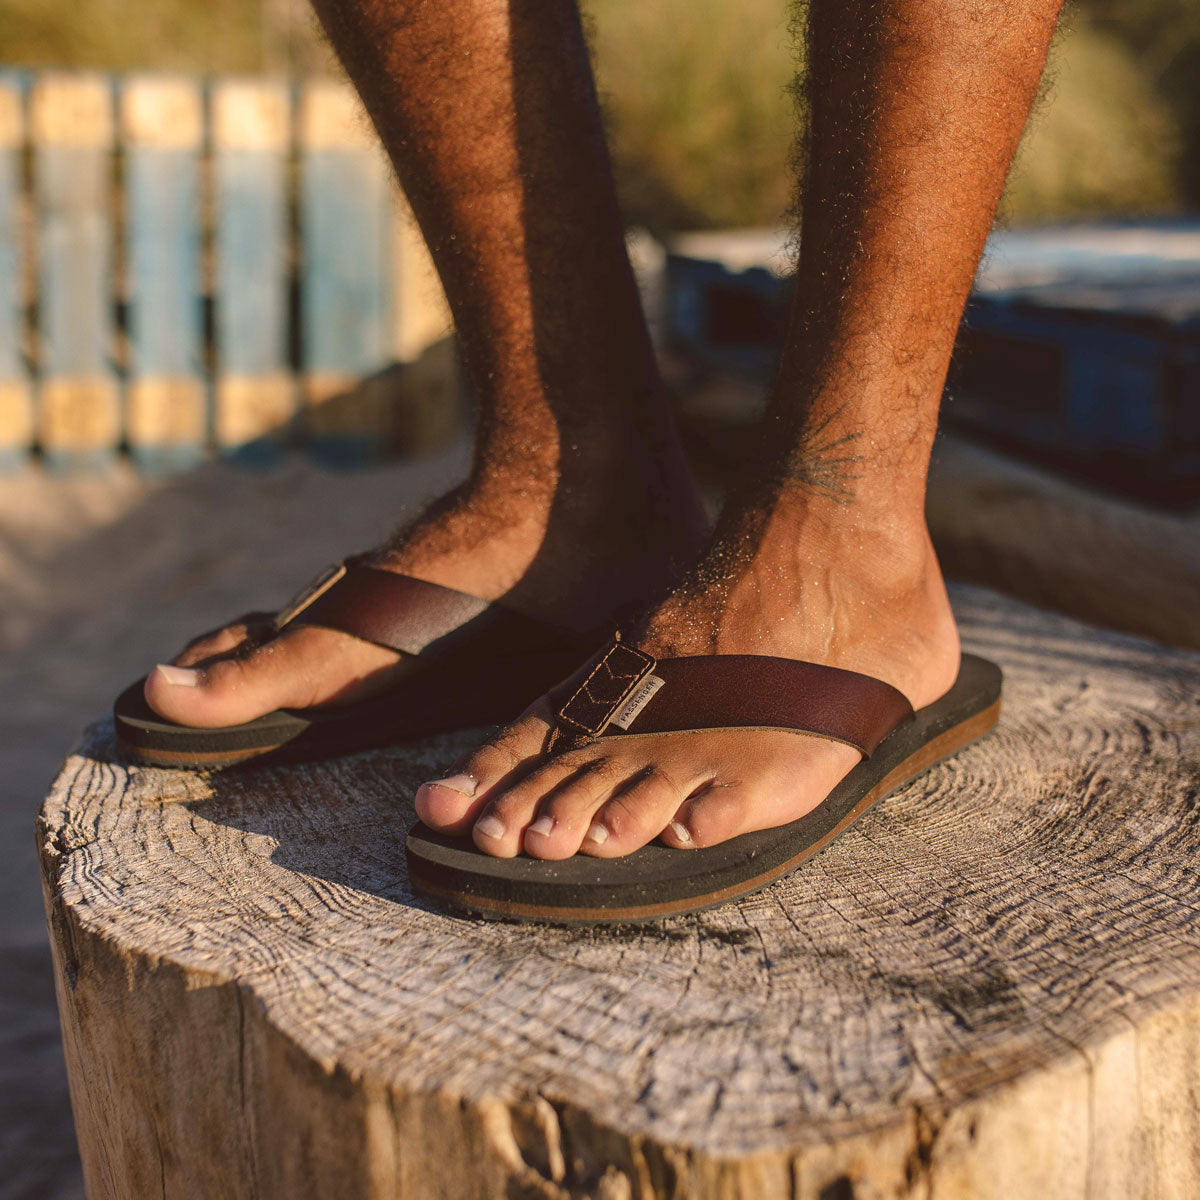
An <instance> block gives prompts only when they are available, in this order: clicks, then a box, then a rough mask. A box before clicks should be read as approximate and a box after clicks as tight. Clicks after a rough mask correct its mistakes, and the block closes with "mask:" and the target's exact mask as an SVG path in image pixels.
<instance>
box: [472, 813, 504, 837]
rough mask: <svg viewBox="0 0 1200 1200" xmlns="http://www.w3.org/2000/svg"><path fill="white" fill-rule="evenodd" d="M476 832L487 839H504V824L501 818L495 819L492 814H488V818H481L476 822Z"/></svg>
mask: <svg viewBox="0 0 1200 1200" xmlns="http://www.w3.org/2000/svg"><path fill="white" fill-rule="evenodd" d="M475 832H476V833H481V834H483V836H484V837H485V838H498V837H503V836H504V822H503V821H502V820H500V818H499V817H494V816H492V814H491V813H488V815H487V816H486V817H480V818H479V820H478V821H476V822H475Z"/></svg>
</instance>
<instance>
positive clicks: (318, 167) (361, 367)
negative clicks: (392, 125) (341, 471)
mask: <svg viewBox="0 0 1200 1200" xmlns="http://www.w3.org/2000/svg"><path fill="white" fill-rule="evenodd" d="M300 155H301V159H300V164H301V179H300V229H301V238H302V243H301V245H302V255H303V263H302V270H301V284H302V286H301V322H302V323H301V348H302V354H303V364H302V366H303V372H304V385H303V386H304V416H305V426H306V429H307V431H308V436H309V451H310V453H311V454H312V455H313V456H314V457H316V458H317V459H319V460H320V461H323V462H326V463H328V464H330V465H335V466H352V465H355V464H358V463H361V462H367V461H370V460H372V459H375V458H378V457H380V456H381V455H382V454H384V453H385V452H386V449H387V444H388V422H389V411H388V407H389V404H390V402H391V399H392V392H391V388H390V387H389V383H388V380H387V379H386V378H380V379H376V380H373V381H372V380H370V379H369V377H370V376H372V375H375V374H377V373H378V372H379V371H381V370H382V369H383V368H384V367H385V366H387V364H388V362H389V359H390V353H389V352H390V349H391V346H392V342H393V322H392V302H391V291H392V285H393V280H394V269H393V260H394V245H393V235H394V232H395V223H394V220H395V211H394V205H395V191H394V184H393V181H392V176H391V172H390V170H389V168H388V166H387V162H386V160H385V158H384V156H383V152H382V150H381V148H380V146H379V143H378V141H377V139H376V137H375V134H374V132H373V130H372V129H371V126H370V124H369V122H368V121H367V118H366V116H365V115H364V114H363V112H362V109H361V106H360V104H359V101H358V98H357V96H355V94H354V93H353V91H351V90H350V89H349V88H347V87H345V86H344V85H341V84H337V83H333V82H324V81H322V82H311V83H309V84H308V85H306V87H305V89H304V92H303V95H302V97H301V108H300Z"/></svg>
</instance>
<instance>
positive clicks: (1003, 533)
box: [926, 436, 1200, 650]
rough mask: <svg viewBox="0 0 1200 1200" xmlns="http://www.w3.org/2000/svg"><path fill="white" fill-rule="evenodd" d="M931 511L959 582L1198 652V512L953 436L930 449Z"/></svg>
mask: <svg viewBox="0 0 1200 1200" xmlns="http://www.w3.org/2000/svg"><path fill="white" fill-rule="evenodd" d="M926 512H927V514H928V519H929V527H930V530H931V532H932V534H933V540H934V544H935V545H936V547H937V550H938V554H939V556H940V557H941V559H942V565H943V567H944V568H945V569H946V571H947V573H948V574H950V575H951V576H952V577H953V578H956V579H966V580H970V581H972V582H974V583H981V584H984V585H986V586H988V587H998V588H1002V589H1004V590H1005V591H1007V592H1009V593H1011V594H1012V595H1014V596H1020V597H1021V598H1022V599H1024V600H1029V601H1031V602H1033V603H1035V604H1043V605H1048V606H1051V607H1053V608H1057V609H1059V610H1060V611H1062V612H1068V613H1072V614H1074V615H1075V616H1078V617H1083V618H1084V619H1085V620H1089V621H1095V622H1098V623H1099V624H1102V625H1107V626H1109V627H1111V628H1115V629H1124V630H1128V631H1130V632H1132V633H1140V634H1143V635H1145V636H1147V637H1154V638H1158V639H1159V640H1161V641H1164V642H1168V643H1171V644H1173V645H1176V646H1190V647H1191V648H1192V649H1195V650H1200V512H1193V513H1191V514H1187V513H1173V512H1163V511H1162V510H1159V509H1153V508H1149V507H1147V506H1145V505H1142V504H1139V503H1137V502H1136V501H1132V500H1126V499H1124V498H1121V497H1117V496H1109V495H1105V494H1104V493H1103V492H1098V491H1092V490H1090V489H1088V488H1086V487H1083V486H1081V485H1079V484H1077V483H1073V482H1071V481H1070V480H1067V479H1063V478H1061V477H1060V476H1056V475H1053V474H1051V473H1050V472H1048V471H1044V470H1040V469H1038V468H1037V467H1032V466H1030V465H1028V464H1027V463H1022V462H1019V461H1018V460H1016V459H1013V458H1010V457H1008V456H1006V455H1003V454H998V453H996V452H995V451H993V450H989V449H986V448H985V447H982V446H978V445H975V444H973V443H971V442H970V441H966V440H964V439H962V438H956V437H953V436H951V437H943V438H941V439H939V441H938V443H937V446H936V447H935V449H934V455H933V468H932V470H931V472H930V477H929V491H928V494H927V497H926Z"/></svg>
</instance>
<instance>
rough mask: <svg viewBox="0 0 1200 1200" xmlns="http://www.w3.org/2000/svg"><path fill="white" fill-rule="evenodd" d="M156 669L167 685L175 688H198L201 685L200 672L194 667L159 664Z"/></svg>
mask: <svg viewBox="0 0 1200 1200" xmlns="http://www.w3.org/2000/svg"><path fill="white" fill-rule="evenodd" d="M154 669H155V670H156V671H157V672H158V673H159V674H160V675H161V676H162V677H163V679H165V680H166V682H167V683H169V684H172V685H174V686H175V687H198V686H199V685H200V672H199V671H197V670H195V669H194V668H193V667H169V666H167V664H166V663H159V664H158V666H157V667H155V668H154Z"/></svg>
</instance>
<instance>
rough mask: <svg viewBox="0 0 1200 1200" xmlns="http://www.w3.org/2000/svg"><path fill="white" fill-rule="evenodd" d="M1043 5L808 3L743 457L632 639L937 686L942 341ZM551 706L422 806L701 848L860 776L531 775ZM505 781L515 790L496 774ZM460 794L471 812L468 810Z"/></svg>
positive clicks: (546, 832) (946, 628) (941, 684)
mask: <svg viewBox="0 0 1200 1200" xmlns="http://www.w3.org/2000/svg"><path fill="white" fill-rule="evenodd" d="M1058 7H1059V0H973V2H972V3H969V4H968V3H957V2H953V0H949V2H938V0H852V2H850V3H847V2H846V0H813V2H812V3H811V5H810V6H809V9H808V12H807V23H806V26H807V33H808V38H809V46H808V51H809V53H808V56H807V61H808V62H809V63H810V64H811V69H810V73H809V76H808V79H807V84H806V89H805V92H806V96H807V101H808V114H809V123H808V127H807V130H806V141H805V150H806V156H805V157H806V169H805V173H804V179H803V217H802V224H801V240H800V259H799V266H798V277H797V287H796V298H795V302H794V305H793V308H792V312H791V316H790V320H789V326H788V332H787V340H786V345H785V347H784V352H783V356H782V361H781V367H780V371H779V375H778V379H777V382H776V384H775V388H774V393H773V397H772V401H771V404H770V405H769V408H768V411H767V413H766V416H765V418H764V422H763V430H762V443H761V449H760V452H759V455H758V458H757V460H756V461H755V462H754V463H752V464H750V465H749V469H748V471H747V473H746V478H745V480H744V481H743V483H742V484H741V485H740V486H739V488H738V489H737V491H736V493H735V495H734V496H733V497H732V498H731V501H730V503H729V505H728V506H727V509H726V512H725V513H724V514H723V516H722V519H721V522H720V524H719V527H718V530H717V533H716V537H715V539H714V542H713V544H712V547H711V549H710V550H709V551H708V552H707V553H706V555H705V556H704V557H703V558H702V559H701V560H700V562H699V564H698V565H697V567H696V568H695V570H694V571H693V572H692V573H691V575H690V576H689V577H688V579H687V580H686V581H685V582H684V583H683V584H682V585H681V586H679V587H677V588H676V589H675V590H674V591H673V592H672V593H671V594H669V595H668V596H667V597H666V599H665V600H663V601H662V602H661V603H660V604H658V605H657V606H656V607H655V608H654V610H653V611H651V612H650V614H649V615H648V617H647V618H645V620H644V621H643V622H642V623H641V625H640V626H639V627H637V628H635V629H632V630H629V631H628V632H629V635H630V637H629V640H632V641H634V642H635V643H636V644H639V645H641V646H643V647H644V648H645V649H647V650H648V651H649V652H650V653H652V654H654V655H656V656H658V657H670V656H679V655H691V654H713V653H743V654H745V653H749V654H774V655H781V656H784V657H791V658H798V659H805V660H808V661H813V662H820V663H826V664H829V665H833V666H839V667H845V668H848V669H851V670H857V671H861V672H864V673H866V674H870V675H874V676H876V677H878V678H881V679H883V680H885V681H887V682H888V683H891V684H893V685H894V686H896V687H898V688H899V689H900V690H901V691H902V692H904V693H905V695H906V696H907V697H908V698H909V700H910V701H911V702H912V704H913V705H914V707H921V706H923V705H925V704H929V703H931V702H932V701H934V700H935V699H937V698H938V697H939V696H941V695H942V694H943V693H944V692H945V691H946V690H947V689H948V688H949V687H950V685H951V683H952V682H953V680H954V678H955V675H956V672H957V669H958V656H959V651H958V637H957V632H956V630H955V626H954V619H953V615H952V613H951V611H950V607H949V603H948V601H947V598H946V592H945V588H944V586H943V583H942V579H941V574H940V571H939V569H938V564H937V561H936V559H935V557H934V554H933V550H932V547H931V546H930V542H929V538H928V533H927V531H926V527H925V519H924V493H925V476H926V471H927V468H928V462H929V453H930V447H931V445H932V441H933V436H934V431H935V428H936V423H937V409H938V403H939V400H940V396H941V390H942V386H943V381H944V378H945V373H946V368H947V365H948V362H949V358H950V352H951V348H952V346H953V342H954V337H955V332H956V329H957V325H958V321H959V318H960V316H961V313H962V308H963V304H964V301H965V299H966V296H967V293H968V290H969V288H970V285H971V280H972V277H973V275H974V272H975V268H976V265H977V263H978V259H979V256H980V254H981V252H982V249H983V245H984V241H985V239H986V236H987V233H988V229H989V227H990V225H991V222H992V219H993V215H994V212H995V206H996V203H997V201H998V198H999V196H1000V192H1001V189H1002V187H1003V184H1004V178H1005V175H1006V173H1007V170H1008V167H1009V164H1010V162H1011V160H1012V156H1013V154H1014V152H1015V150H1016V147H1017V142H1018V140H1019V138H1020V135H1021V131H1022V128H1023V127H1024V124H1025V121H1026V119H1027V116H1028V113H1029V110H1030V107H1031V105H1032V103H1033V100H1034V97H1035V95H1036V92H1037V85H1038V80H1039V78H1040V75H1041V71H1042V67H1043V64H1044V61H1045V55H1046V50H1047V47H1048V45H1049V41H1050V38H1051V35H1052V33H1053V29H1054V26H1055V22H1056V19H1057V13H1058ZM549 720H550V713H549V709H548V707H547V706H545V705H544V704H542V705H540V706H535V707H534V709H532V710H530V712H529V713H528V714H526V716H525V717H523V718H522V719H521V720H520V721H519V722H517V723H516V724H515V725H514V726H512V727H511V728H510V729H508V730H506V731H504V732H503V733H502V734H501V735H499V736H498V737H497V738H496V739H494V740H493V741H492V742H490V743H488V744H487V745H485V746H483V747H481V748H480V749H479V750H478V751H477V752H476V753H475V754H474V755H473V756H472V757H471V758H470V759H468V760H467V761H466V762H465V763H464V764H462V765H461V771H460V773H459V776H458V778H457V779H456V780H455V783H456V784H457V786H458V789H459V790H457V791H455V790H452V789H450V788H447V787H445V786H443V785H440V784H432V785H426V786H425V787H424V788H422V789H421V791H420V793H419V794H418V801H417V803H418V810H419V811H420V813H421V815H422V817H423V818H424V819H425V820H426V821H427V822H429V823H431V824H433V825H435V826H438V827H440V828H444V829H448V830H464V829H466V828H473V832H474V837H475V841H476V844H477V845H478V846H479V847H480V848H481V849H483V850H486V851H488V852H489V853H493V854H498V855H511V854H515V853H517V852H519V851H520V850H522V849H524V850H525V851H526V852H528V853H531V854H534V855H537V856H539V857H545V858H561V857H565V856H567V855H570V854H573V853H575V852H576V851H578V850H580V849H582V850H584V851H585V852H587V853H590V854H595V855H602V856H613V855H619V854H624V853H628V852H629V851H631V850H633V849H635V848H636V847H637V846H639V845H642V844H644V843H645V842H646V841H648V840H650V839H652V838H654V837H656V836H659V835H661V836H662V837H663V838H664V840H666V841H667V842H669V843H670V844H672V845H675V846H678V847H686V846H695V845H708V844H712V843H713V842H718V841H721V840H723V839H725V838H728V837H731V836H734V835H736V834H739V833H743V832H747V831H749V830H752V829H761V828H767V827H770V826H773V825H777V824H781V823H783V822H786V821H789V820H792V819H794V818H796V817H799V816H801V815H803V814H804V813H805V812H807V811H809V810H810V809H811V808H813V807H814V806H815V805H816V804H818V803H819V802H820V801H821V799H823V798H824V797H825V796H826V795H827V794H828V793H829V791H830V790H831V789H832V788H833V786H834V785H835V784H836V783H837V782H838V780H840V779H841V778H842V777H843V776H844V775H845V774H846V772H847V771H848V770H849V769H850V768H851V767H852V766H853V765H854V764H855V763H856V762H857V761H858V754H857V752H856V751H854V750H852V749H850V748H848V747H846V746H844V745H841V744H839V743H835V742H829V741H823V740H820V739H816V738H811V737H799V736H796V735H795V734H790V733H782V732H771V731H745V730H743V731H733V732H713V733H709V734H704V735H693V734H683V735H672V734H664V735H655V736H651V737H638V738H628V739H621V738H618V739H613V740H612V741H608V742H603V741H602V742H600V743H595V744H593V745H591V746H587V747H585V748H583V749H579V750H573V751H570V752H569V753H566V754H563V755H559V756H557V757H553V758H551V759H549V760H548V761H547V760H543V759H542V758H541V757H540V756H541V753H542V750H543V747H544V745H545V741H546V736H547V731H548V728H549ZM514 763H519V764H521V768H520V769H519V770H518V771H517V772H516V773H514V772H513V764H514ZM468 792H469V793H471V794H470V795H468V794H466V793H468Z"/></svg>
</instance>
